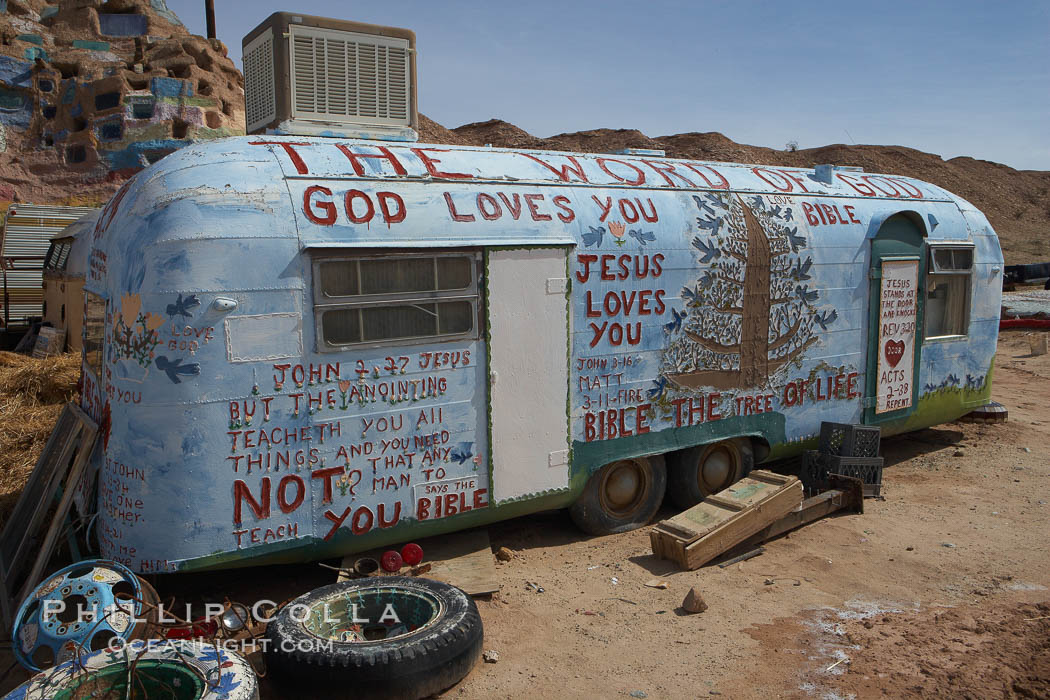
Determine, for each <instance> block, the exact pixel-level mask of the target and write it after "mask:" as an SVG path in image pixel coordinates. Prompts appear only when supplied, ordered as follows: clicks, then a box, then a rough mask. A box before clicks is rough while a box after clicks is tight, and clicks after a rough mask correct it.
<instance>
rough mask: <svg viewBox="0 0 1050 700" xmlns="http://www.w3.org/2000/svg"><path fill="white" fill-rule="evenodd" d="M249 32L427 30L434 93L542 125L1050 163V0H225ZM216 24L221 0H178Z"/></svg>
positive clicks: (420, 35)
mask: <svg viewBox="0 0 1050 700" xmlns="http://www.w3.org/2000/svg"><path fill="white" fill-rule="evenodd" d="M215 5H216V26H217V33H218V36H219V38H220V39H222V40H223V41H224V42H225V43H226V44H227V46H229V49H230V56H231V58H233V59H234V62H235V63H236V64H237V66H238V67H241V39H242V38H243V36H244V35H245V34H247V33H248V32H249V31H250V30H251V29H252V28H254V27H255V26H256V25H258V24H259V23H260V22H261V21H262V20H263V19H265V18H266V17H267V16H268V15H269V14H270V13H271V12H276V11H281V10H287V11H294V12H301V13H303V14H312V15H320V16H326V17H336V18H341V19H351V20H357V21H362V22H370V23H373V24H384V25H392V26H397V27H407V28H409V29H412V30H414V31H415V32H416V38H417V48H418V50H419V55H418V72H419V109H420V111H421V112H423V113H424V114H426V115H427V116H428V117H430V118H431V119H434V120H435V121H437V122H439V123H440V124H442V125H444V126H447V127H450V128H451V127H456V126H459V125H461V124H465V123H468V122H475V121H483V120H486V119H491V118H498V119H504V120H506V121H508V122H510V123H512V124H515V125H517V126H519V127H521V128H522V129H525V130H526V131H528V132H529V133H531V134H533V135H535V136H541V137H546V136H552V135H554V134H559V133H564V132H571V131H580V130H583V129H595V128H601V127H606V128H614V129H619V128H634V129H638V130H640V131H642V132H643V133H645V134H646V135H648V136H654V137H655V136H665V135H668V134H676V133H682V132H688V131H718V132H721V133H723V134H725V135H726V136H728V137H729V138H731V139H733V140H734V141H738V142H741V143H748V144H753V145H759V146H769V147H772V148H783V147H784V146H785V144H787V143H788V142H789V141H797V142H798V145H799V147H800V148H810V147H815V146H823V145H827V144H832V143H857V144H895V145H902V146H909V147H912V148H917V149H920V150H923V151H928V152H931V153H936V154H938V155H941V156H943V157H945V158H951V157H954V156H959V155H964V156H973V157H975V158H981V159H985V160H992V161H996V162H1000V163H1005V164H1007V165H1010V166H1013V167H1015V168H1029V169H1037V170H1050V2H1046V1H1045V0H1015V1H1007V2H988V1H986V0H953V1H939V2H933V1H930V2H925V1H923V0H918V1H916V0H911V1H910V2H900V1H899V0H880V1H879V2H853V1H851V0H833V1H816V0H814V1H808V0H795V2H758V1H748V0H737V1H732V0H726V1H714V0H693V1H692V2H689V1H683V2H675V1H672V0H647V1H636V2H617V1H616V0H579V1H575V0H560V1H548V0H518V1H517V2H501V1H500V0H488V1H487V2H482V1H473V0H469V1H468V0H447V1H442V0H430V1H429V2H426V1H418V2H417V1H416V0H398V1H396V2H391V1H389V0H387V1H380V2H368V3H363V2H361V3H354V2H347V1H338V0H296V1H295V2H287V0H285V1H284V2H279V1H276V0H252V1H250V2H248V1H245V0H215ZM168 6H169V7H170V8H171V9H172V10H174V11H175V12H176V14H178V15H179V17H180V18H181V19H182V21H183V22H184V23H185V24H186V25H187V27H188V28H189V29H190V31H191V32H193V33H195V34H201V35H203V34H205V21H204V0H168Z"/></svg>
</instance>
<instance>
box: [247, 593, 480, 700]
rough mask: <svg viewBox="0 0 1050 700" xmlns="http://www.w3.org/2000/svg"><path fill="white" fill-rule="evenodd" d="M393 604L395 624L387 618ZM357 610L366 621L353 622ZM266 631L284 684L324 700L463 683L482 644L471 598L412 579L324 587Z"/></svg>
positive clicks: (270, 661)
mask: <svg viewBox="0 0 1050 700" xmlns="http://www.w3.org/2000/svg"><path fill="white" fill-rule="evenodd" d="M388 604H389V605H390V606H392V607H391V609H392V611H393V613H394V616H395V617H396V621H394V620H391V619H389V616H387V619H385V620H384V619H383V618H384V613H386V611H387V607H386V606H387V605H388ZM326 605H327V606H328V608H327V609H328V613H329V614H328V617H329V620H328V621H326V620H325V619H324V611H325V606H326ZM352 605H356V606H357V608H356V616H357V619H358V620H368V622H367V623H364V624H360V625H355V624H353V615H354V609H353V608H351V606H352ZM402 626H403V627H404V629H403V630H402V629H401V627H402ZM266 633H267V636H268V637H269V640H270V645H269V649H268V650H267V655H266V661H267V667H268V669H269V670H270V675H271V677H272V678H273V679H274V681H276V682H278V683H280V684H282V685H286V686H287V687H289V688H298V689H299V690H300V691H301V690H302V689H303V688H307V687H309V688H310V689H311V692H312V693H315V694H316V696H317V697H324V698H343V697H345V698H351V697H352V698H398V699H404V700H414V699H415V698H425V697H428V696H430V695H433V694H435V693H439V692H441V691H442V690H445V689H446V688H449V687H451V686H453V685H455V684H456V683H458V682H459V681H460V680H461V679H462V678H463V677H464V676H466V675H467V674H468V673H469V672H470V669H472V668H473V667H474V664H476V663H477V661H478V658H479V657H480V656H481V646H482V642H483V638H484V635H483V631H482V625H481V615H480V614H479V613H478V608H477V606H476V605H475V604H474V601H473V600H472V599H471V597H470V596H468V595H467V594H466V593H464V592H463V591H462V590H460V589H459V588H456V587H455V586H450V585H449V584H447V583H441V582H439V581H432V580H430V579H424V578H412V577H408V576H379V577H373V578H363V579H356V580H352V581H344V582H341V583H334V584H332V585H329V586H322V587H321V588H318V589H315V590H313V591H310V592H309V593H307V594H305V595H302V596H299V597H298V598H296V599H295V600H293V601H292V602H291V603H289V604H288V605H286V606H285V607H284V608H283V609H282V610H281V611H280V612H279V613H278V614H277V615H276V617H274V619H273V620H271V621H270V623H269V624H268V625H267V627H266ZM360 636H364V639H361V638H360ZM354 637H358V638H357V639H354ZM344 640H345V641H344Z"/></svg>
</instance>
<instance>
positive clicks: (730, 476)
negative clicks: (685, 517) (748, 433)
mask: <svg viewBox="0 0 1050 700" xmlns="http://www.w3.org/2000/svg"><path fill="white" fill-rule="evenodd" d="M668 461H669V462H670V465H669V467H668V475H667V478H668V491H669V492H670V494H671V500H672V501H674V503H675V505H677V506H678V507H679V508H683V509H684V508H691V507H693V506H695V505H696V504H697V503H699V502H700V501H702V500H704V499H705V498H707V497H708V496H710V495H711V494H715V493H718V492H719V491H722V490H724V489H727V488H729V487H730V486H732V485H733V484H735V483H736V482H738V481H740V480H741V479H743V478H744V477H745V476H747V474H748V472H750V471H751V470H752V469H753V468H754V466H755V456H754V452H753V451H752V448H751V441H750V440H748V439H747V438H732V439H730V440H722V441H721V442H713V443H711V444H709V445H698V446H696V447H691V448H689V449H686V450H681V451H679V452H676V453H674V454H673V455H672V456H671V457H670V459H669V460H668Z"/></svg>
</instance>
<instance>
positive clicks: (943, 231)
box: [83, 18, 1003, 573]
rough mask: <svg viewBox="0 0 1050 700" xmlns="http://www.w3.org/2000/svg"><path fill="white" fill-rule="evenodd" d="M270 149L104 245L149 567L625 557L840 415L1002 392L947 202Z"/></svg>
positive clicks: (105, 441) (88, 389)
mask: <svg viewBox="0 0 1050 700" xmlns="http://www.w3.org/2000/svg"><path fill="white" fill-rule="evenodd" d="M300 19H301V18H300ZM307 19H310V18H307ZM325 31H329V30H325ZM314 33H315V34H318V35H320V33H321V32H320V30H317V31H315V32H314ZM285 34H290V35H291V39H289V40H290V41H296V40H297V38H296V37H297V34H296V32H295V31H291V32H285ZM274 35H276V36H281V35H282V34H281V33H280V32H277V33H275V34H273V35H271V41H275V40H274V39H273V36H274ZM315 38H316V37H315ZM322 39H323V37H322ZM311 41H313V40H311ZM246 43H247V41H246ZM314 45H315V44H311V46H314ZM285 60H287V59H285ZM246 63H249V61H247V60H246ZM407 72H408V71H407V70H406V73H407ZM294 74H295V72H294V71H293V75H294ZM249 77H250V76H249ZM299 80H300V84H301V82H302V78H301V77H300V78H299ZM248 83H249V88H250V89H249V104H251V101H252V94H253V93H252V90H251V84H253V83H252V79H249V81H248ZM293 111H294V110H293ZM249 112H251V110H249ZM249 121H251V116H249ZM264 121H265V120H264ZM407 127H410V124H408V123H405V124H403V125H402V126H400V127H397V128H396V129H394V130H393V131H394V132H395V134H394V138H399V137H400V136H402V135H403V133H404V132H403V128H407ZM314 128H315V130H316V128H317V127H316V124H315V125H314ZM265 131H266V133H262V134H258V135H254V136H247V137H242V138H234V139H226V140H223V141H217V142H210V143H206V144H199V145H193V146H188V147H186V148H184V149H182V150H180V151H178V152H176V153H173V154H171V155H169V156H167V157H166V158H164V159H163V160H162V161H160V162H159V163H157V164H155V165H153V166H151V167H150V168H148V169H147V170H145V171H142V172H141V173H139V174H138V175H136V176H135V177H134V178H133V179H132V180H130V181H129V182H128V183H127V184H126V185H125V186H124V187H123V188H122V189H121V190H120V191H119V192H118V193H117V194H116V195H115V196H114V197H113V198H112V200H111V201H110V202H109V204H108V205H107V206H106V207H105V209H104V210H103V212H102V214H101V216H100V217H99V219H98V221H97V224H96V225H95V227H94V229H93V231H92V234H91V250H90V256H89V264H88V275H87V281H86V284H85V289H86V293H87V305H86V312H85V320H84V324H85V327H84V343H85V348H84V368H83V407H84V408H85V410H86V411H88V413H89V414H90V415H92V416H94V417H95V418H96V419H97V420H98V421H99V422H100V425H101V434H102V439H101V440H100V443H101V444H100V446H99V447H98V449H97V451H96V454H95V458H94V460H93V468H94V470H95V471H94V473H95V474H97V484H98V496H97V503H96V505H97V509H98V514H99V517H98V521H97V532H98V536H99V539H100V541H101V547H102V554H103V556H106V557H111V558H113V559H116V560H118V561H121V562H123V563H125V564H127V565H128V566H130V567H132V568H133V569H135V570H137V571H139V572H150V573H152V572H165V571H178V570H191V569H203V568H216V567H225V566H238V565H247V564H259V563H267V562H277V561H293V560H304V559H315V558H321V557H327V556H335V555H339V554H343V553H348V552H354V551H360V550H364V549H368V548H372V547H375V546H379V545H384V544H387V543H393V542H399V541H405V540H408V539H410V538H415V537H422V536H426V535H433V534H439V533H442V532H449V531H453V530H458V529H462V528H466V527H471V526H476V525H481V524H485V523H489V522H493V521H496V520H502V519H506V518H510V517H514V516H518V515H521V514H525V513H530V512H535V511H539V510H544V509H551V508H570V509H571V512H572V514H573V517H574V519H575V520H576V521H577V523H579V524H580V525H581V526H582V527H583V528H584V529H585V530H587V531H589V532H593V533H608V532H616V531H621V530H625V529H629V528H632V527H638V526H640V525H642V524H644V523H645V522H647V521H648V520H649V519H650V518H651V517H652V516H653V514H654V513H655V512H656V509H657V508H658V507H659V504H660V502H661V500H662V499H663V497H664V495H665V493H669V494H670V495H671V496H672V497H673V498H674V499H675V501H676V502H677V503H679V504H680V505H688V504H690V503H695V502H697V501H698V500H700V499H702V498H703V497H704V496H706V495H708V494H710V493H713V492H716V491H718V490H721V489H722V488H724V487H726V486H728V485H730V484H732V483H733V482H734V481H736V480H737V479H739V478H740V477H742V476H743V474H744V473H745V472H746V471H747V470H748V469H750V468H751V466H752V465H753V464H754V463H756V462H759V461H762V460H766V459H769V458H773V457H780V456H786V455H790V454H792V453H794V452H797V451H799V450H800V449H802V447H803V446H804V445H806V444H807V441H811V440H812V439H813V438H814V436H815V435H816V434H817V432H818V430H819V425H820V422H821V421H823V420H833V421H838V422H859V423H866V424H872V425H879V426H881V427H882V430H883V434H894V433H898V432H902V431H907V430H913V429H917V428H921V427H924V426H930V425H935V424H938V423H942V422H945V421H950V420H953V419H955V418H957V417H959V416H962V415H964V414H965V413H967V412H968V411H970V410H971V409H972V408H973V407H976V406H979V405H982V404H984V403H985V402H986V401H987V400H988V398H989V395H990V386H991V375H992V362H993V357H994V354H995V349H996V338H997V327H998V319H999V302H1000V294H1001V286H1002V267H1003V259H1002V254H1001V252H1000V249H999V244H998V241H997V238H996V236H995V233H994V232H993V231H992V229H991V227H990V226H989V224H988V221H987V220H986V219H985V217H984V216H983V215H982V214H981V213H980V212H979V211H977V210H976V209H975V208H974V207H973V206H972V205H971V204H969V203H968V202H966V201H964V200H962V199H960V198H959V197H956V196H954V195H952V194H951V193H949V192H946V191H944V190H943V189H941V188H939V187H937V186H934V185H931V184H928V183H925V182H920V181H917V180H914V179H911V178H907V177H897V176H892V175H880V174H868V173H863V172H860V171H858V170H856V169H850V168H837V167H834V166H820V167H817V168H816V169H798V168H781V167H770V166H751V165H735V164H727V163H711V162H699V161H690V160H676V159H671V158H667V157H664V156H663V155H662V154H659V153H657V152H630V153H621V154H586V155H585V154H571V153H553V152H538V151H523V150H514V149H499V148H483V147H462V146H449V145H424V144H420V143H415V142H411V141H391V140H375V139H373V140H364V139H355V138H349V137H346V136H327V137H325V136H310V135H302V134H287V135H282V134H280V133H277V132H281V131H288V123H287V122H280V128H273V127H272V125H271V126H270V127H268V128H267V129H265ZM87 507H91V504H87Z"/></svg>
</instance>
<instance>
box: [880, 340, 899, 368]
mask: <svg viewBox="0 0 1050 700" xmlns="http://www.w3.org/2000/svg"><path fill="white" fill-rule="evenodd" d="M882 354H883V355H884V356H885V357H886V362H889V363H890V367H896V366H897V363H898V362H900V361H901V358H902V357H904V341H903V340H887V341H886V345H885V347H883V348H882Z"/></svg>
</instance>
